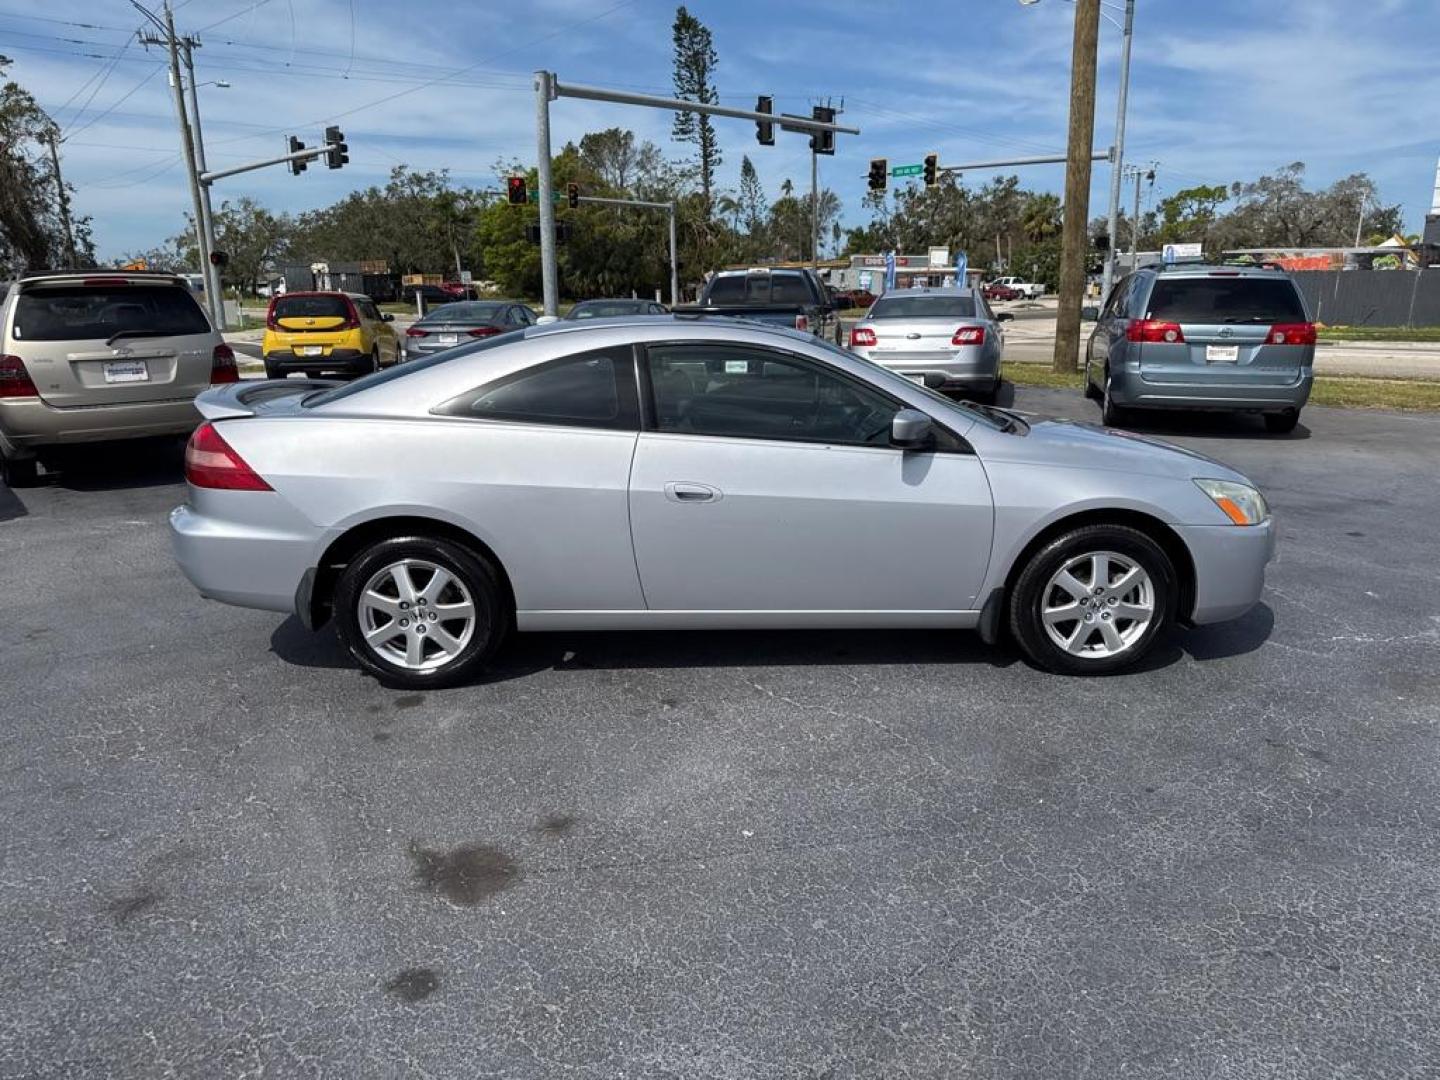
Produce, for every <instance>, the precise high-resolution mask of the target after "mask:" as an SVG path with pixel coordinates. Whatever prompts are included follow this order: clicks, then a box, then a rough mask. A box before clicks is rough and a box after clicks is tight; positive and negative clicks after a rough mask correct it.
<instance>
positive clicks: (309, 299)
mask: <svg viewBox="0 0 1440 1080" xmlns="http://www.w3.org/2000/svg"><path fill="white" fill-rule="evenodd" d="M273 314H274V316H275V318H277V319H348V318H349V317H350V308H349V306H348V305H347V304H346V303H345V298H344V297H343V296H291V295H287V296H280V297H277V298H276V300H275V308H274V312H273Z"/></svg>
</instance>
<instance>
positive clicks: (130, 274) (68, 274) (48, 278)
mask: <svg viewBox="0 0 1440 1080" xmlns="http://www.w3.org/2000/svg"><path fill="white" fill-rule="evenodd" d="M184 275H185V272H183V271H182V272H173V273H172V272H171V271H168V270H165V271H161V270H104V269H100V268H98V267H96V268H92V269H89V270H55V271H49V272H46V273H43V274H26V275H24V276H23V277H19V278H16V279H15V284H17V285H34V284H36V283H39V282H60V281H75V282H80V283H81V284H83V283H84V282H86V281H97V280H101V279H104V280H109V281H113V280H116V279H117V278H124V279H126V280H127V281H136V282H150V283H152V284H166V283H168V284H172V285H184V284H185V280H184Z"/></svg>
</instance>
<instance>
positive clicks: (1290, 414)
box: [1265, 409, 1300, 435]
mask: <svg viewBox="0 0 1440 1080" xmlns="http://www.w3.org/2000/svg"><path fill="white" fill-rule="evenodd" d="M1298 423H1300V410H1299V409H1286V410H1285V411H1284V412H1279V413H1268V412H1267V413H1266V414H1265V430H1266V431H1268V432H1270V434H1272V435H1288V434H1289V433H1290V432H1292V431H1294V430H1295V425H1297V424H1298Z"/></svg>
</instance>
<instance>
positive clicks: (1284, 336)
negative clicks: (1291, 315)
mask: <svg viewBox="0 0 1440 1080" xmlns="http://www.w3.org/2000/svg"><path fill="white" fill-rule="evenodd" d="M1265 344H1266V345H1314V344H1315V324H1314V323H1308V322H1302V323H1276V324H1275V325H1274V326H1272V327H1270V332H1269V333H1268V334H1266V335H1265Z"/></svg>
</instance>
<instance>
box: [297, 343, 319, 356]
mask: <svg viewBox="0 0 1440 1080" xmlns="http://www.w3.org/2000/svg"><path fill="white" fill-rule="evenodd" d="M300 355H301V356H324V355H325V346H324V345H301V346H300Z"/></svg>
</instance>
